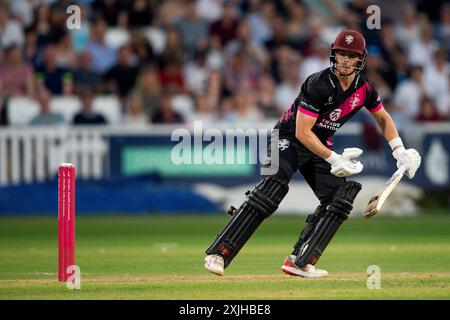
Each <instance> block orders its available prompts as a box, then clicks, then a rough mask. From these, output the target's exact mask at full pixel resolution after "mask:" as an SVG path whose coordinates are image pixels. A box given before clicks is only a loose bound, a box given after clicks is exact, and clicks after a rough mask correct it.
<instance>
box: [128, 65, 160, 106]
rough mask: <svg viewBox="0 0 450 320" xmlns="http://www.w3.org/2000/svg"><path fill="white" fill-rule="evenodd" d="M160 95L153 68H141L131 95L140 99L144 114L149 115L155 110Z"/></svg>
mask: <svg viewBox="0 0 450 320" xmlns="http://www.w3.org/2000/svg"><path fill="white" fill-rule="evenodd" d="M160 94H161V84H160V82H159V75H158V71H157V69H155V68H154V67H153V66H147V67H145V68H143V69H142V71H141V74H140V75H139V79H138V83H137V85H136V88H135V89H134V90H133V93H132V95H133V96H136V95H137V96H139V97H140V98H141V99H142V106H143V109H144V112H145V113H146V114H148V115H151V114H153V112H154V111H155V110H156V109H157V107H158V104H159V97H160Z"/></svg>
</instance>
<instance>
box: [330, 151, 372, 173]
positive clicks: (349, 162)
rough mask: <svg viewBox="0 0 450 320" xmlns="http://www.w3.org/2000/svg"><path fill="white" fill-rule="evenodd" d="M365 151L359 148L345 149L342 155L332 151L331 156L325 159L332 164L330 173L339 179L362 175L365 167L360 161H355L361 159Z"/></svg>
mask: <svg viewBox="0 0 450 320" xmlns="http://www.w3.org/2000/svg"><path fill="white" fill-rule="evenodd" d="M362 153H363V151H362V150H361V149H358V148H347V149H344V152H343V153H342V154H337V153H336V152H334V151H332V152H331V156H329V157H328V158H326V159H325V161H326V162H328V163H329V164H331V170H330V172H331V173H332V174H333V175H335V176H337V177H348V176H351V175H354V174H358V173H360V172H361V171H362V170H363V168H364V166H363V164H362V163H361V162H360V161H356V160H353V159H354V158H357V157H359V156H360V155H361V154H362Z"/></svg>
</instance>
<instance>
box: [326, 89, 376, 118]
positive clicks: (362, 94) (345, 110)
mask: <svg viewBox="0 0 450 320" xmlns="http://www.w3.org/2000/svg"><path fill="white" fill-rule="evenodd" d="M368 87H369V82H366V83H365V84H364V85H363V86H362V87H360V88H359V89H358V90H356V91H355V92H354V93H353V94H352V95H351V96H350V97H348V98H347V100H345V101H344V103H342V104H341V105H340V106H339V107H338V109H341V110H342V112H341V114H340V115H339V119H341V118H343V117H345V116H346V115H348V114H349V113H350V112H352V111H353V110H355V109H356V108H360V107H362V105H363V103H364V102H365V101H366V93H367V92H368V91H369V90H368ZM355 97H358V101H357V105H356V106H354V107H352V106H351V104H350V103H351V102H352V101H353V100H352V99H354V98H355ZM333 111H334V110H331V111H330V112H333Z"/></svg>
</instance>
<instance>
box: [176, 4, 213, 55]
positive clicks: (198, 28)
mask: <svg viewBox="0 0 450 320" xmlns="http://www.w3.org/2000/svg"><path fill="white" fill-rule="evenodd" d="M175 27H176V28H177V29H178V31H179V32H180V34H181V39H182V42H183V47H184V50H185V52H186V53H187V54H188V55H189V56H192V55H193V54H194V52H195V50H196V49H197V48H198V45H199V43H200V42H201V41H204V40H205V39H206V38H207V37H208V36H209V25H208V22H207V21H206V20H204V19H202V18H200V17H199V15H198V14H197V6H196V1H195V0H187V1H186V2H185V16H184V17H182V18H181V19H179V20H178V21H177V22H176V23H175Z"/></svg>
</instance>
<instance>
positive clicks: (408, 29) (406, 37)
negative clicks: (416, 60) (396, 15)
mask: <svg viewBox="0 0 450 320" xmlns="http://www.w3.org/2000/svg"><path fill="white" fill-rule="evenodd" d="M417 19H418V17H417V12H416V9H415V8H414V6H413V5H412V4H411V5H408V6H406V7H405V9H404V11H403V17H402V18H401V20H400V21H399V22H397V24H396V27H395V37H396V39H397V41H398V43H399V45H400V46H401V47H402V48H403V49H404V50H408V49H409V46H410V45H411V43H413V42H414V39H417V38H418V37H419V33H420V32H419V31H420V30H419V25H418V24H417Z"/></svg>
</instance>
